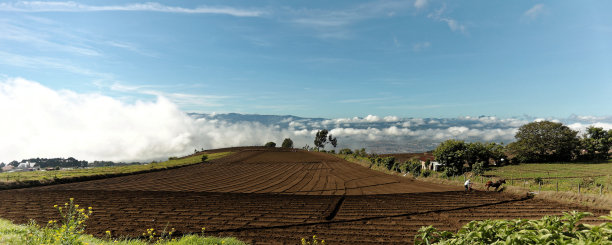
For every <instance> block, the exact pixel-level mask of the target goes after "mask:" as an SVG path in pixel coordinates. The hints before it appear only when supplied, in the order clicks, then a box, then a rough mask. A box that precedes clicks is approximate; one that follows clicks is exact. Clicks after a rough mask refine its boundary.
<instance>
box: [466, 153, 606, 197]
mask: <svg viewBox="0 0 612 245" xmlns="http://www.w3.org/2000/svg"><path fill="white" fill-rule="evenodd" d="M484 175H485V176H489V175H490V176H495V177H494V178H503V179H506V182H507V184H509V185H514V186H520V187H526V188H529V189H530V190H534V191H537V190H540V183H541V190H543V191H557V190H559V191H572V192H578V186H579V185H580V192H581V193H592V194H599V192H600V191H601V192H602V193H609V191H610V190H609V188H610V187H612V177H611V176H612V160H609V161H608V162H604V163H531V164H520V165H509V166H503V167H499V168H492V169H491V170H489V171H486V172H485V174H484ZM479 180H480V178H477V181H479ZM539 180H541V181H539Z"/></svg>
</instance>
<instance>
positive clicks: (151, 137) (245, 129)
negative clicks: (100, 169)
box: [0, 78, 307, 162]
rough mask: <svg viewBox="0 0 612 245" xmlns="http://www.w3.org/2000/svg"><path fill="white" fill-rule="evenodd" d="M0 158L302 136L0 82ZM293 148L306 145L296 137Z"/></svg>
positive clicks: (158, 155)
mask: <svg viewBox="0 0 612 245" xmlns="http://www.w3.org/2000/svg"><path fill="white" fill-rule="evenodd" d="M0 114H1V115H4V117H3V120H0V135H2V140H0V161H4V162H7V161H11V160H21V159H24V158H30V157H69V156H72V157H75V158H77V159H84V160H112V161H142V160H152V159H164V158H167V157H168V156H174V155H184V154H187V153H189V152H191V151H193V149H194V148H198V149H200V148H202V147H203V148H207V149H208V148H219V147H227V146H237V145H262V144H264V143H265V142H266V141H271V140H276V141H278V140H282V139H283V138H286V137H294V135H299V133H300V132H295V133H294V132H291V131H288V130H286V129H282V130H281V129H276V128H274V127H272V126H267V125H261V124H257V123H227V122H223V121H207V120H205V119H198V120H196V119H193V118H191V117H189V116H188V115H187V114H185V113H184V112H182V111H181V110H179V109H178V106H177V105H176V104H174V103H172V102H171V101H169V100H168V99H166V98H164V97H163V96H160V97H158V98H157V99H156V100H155V101H152V102H144V101H137V102H135V103H132V104H127V103H124V102H122V101H119V100H117V99H114V98H111V97H107V96H103V95H100V94H80V93H75V92H72V91H67V90H61V91H56V90H53V89H50V88H48V87H45V86H43V85H41V84H39V83H36V82H32V81H28V80H25V79H22V78H9V79H5V80H4V81H0ZM294 141H297V142H296V144H302V143H305V142H307V141H306V140H301V139H299V138H296V139H295V140H294Z"/></svg>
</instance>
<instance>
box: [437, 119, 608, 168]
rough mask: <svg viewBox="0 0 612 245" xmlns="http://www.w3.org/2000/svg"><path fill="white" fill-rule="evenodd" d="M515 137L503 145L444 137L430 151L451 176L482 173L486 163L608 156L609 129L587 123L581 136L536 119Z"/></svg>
mask: <svg viewBox="0 0 612 245" xmlns="http://www.w3.org/2000/svg"><path fill="white" fill-rule="evenodd" d="M515 138H516V141H515V142H513V143H510V144H508V145H507V146H505V147H504V145H503V144H496V143H481V142H472V143H467V142H465V141H462V140H454V139H451V140H447V141H444V142H442V143H441V144H440V145H438V147H437V148H436V149H435V150H434V151H433V154H434V156H435V158H436V160H437V161H438V162H440V163H441V164H443V165H444V174H445V175H446V176H454V175H458V174H462V173H464V172H466V171H472V172H473V173H475V174H482V173H484V170H485V169H486V168H488V167H489V163H491V162H495V163H496V164H499V163H502V164H504V163H505V162H504V161H502V159H508V156H509V157H511V158H512V162H514V163H536V162H570V161H576V160H580V161H585V160H586V161H601V160H607V159H609V157H610V154H609V151H610V149H611V148H612V130H608V131H606V130H604V129H603V128H599V127H593V126H591V127H589V128H587V131H586V133H584V134H583V135H582V137H581V136H579V135H578V131H575V130H572V129H570V128H569V127H567V126H565V125H563V124H562V123H558V122H551V121H539V122H532V123H528V124H525V125H523V126H521V127H520V128H519V129H518V131H517V133H516V135H515Z"/></svg>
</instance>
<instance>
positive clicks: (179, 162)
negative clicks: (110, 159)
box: [0, 152, 232, 183]
mask: <svg viewBox="0 0 612 245" xmlns="http://www.w3.org/2000/svg"><path fill="white" fill-rule="evenodd" d="M230 154H232V152H220V153H212V154H206V155H207V156H208V160H214V159H218V158H221V157H225V156H227V155H230ZM201 161H202V155H195V156H190V157H186V158H182V159H173V160H168V161H164V162H159V163H149V164H143V165H127V166H112V167H95V168H85V169H71V170H57V171H32V172H14V173H0V183H3V182H4V183H7V182H16V181H29V180H38V181H52V180H53V179H56V178H57V179H62V178H71V177H81V176H95V175H109V174H127V173H134V172H140V171H147V170H154V169H165V168H172V167H179V166H186V165H191V164H195V163H199V162H201Z"/></svg>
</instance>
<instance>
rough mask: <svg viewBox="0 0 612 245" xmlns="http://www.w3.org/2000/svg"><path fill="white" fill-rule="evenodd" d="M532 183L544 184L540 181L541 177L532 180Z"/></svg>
mask: <svg viewBox="0 0 612 245" xmlns="http://www.w3.org/2000/svg"><path fill="white" fill-rule="evenodd" d="M533 182H535V183H536V184H538V185H539V184H544V180H543V179H542V177H535V178H534V179H533Z"/></svg>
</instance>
